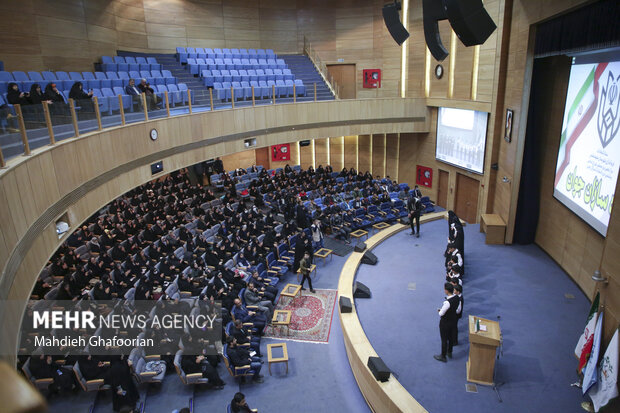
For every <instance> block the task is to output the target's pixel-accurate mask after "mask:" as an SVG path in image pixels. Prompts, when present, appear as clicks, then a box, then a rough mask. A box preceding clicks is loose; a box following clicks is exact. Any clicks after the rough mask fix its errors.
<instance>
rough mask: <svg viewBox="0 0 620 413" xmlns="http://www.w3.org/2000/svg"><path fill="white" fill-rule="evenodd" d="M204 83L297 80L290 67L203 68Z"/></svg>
mask: <svg viewBox="0 0 620 413" xmlns="http://www.w3.org/2000/svg"><path fill="white" fill-rule="evenodd" d="M200 75H201V77H202V78H203V82H204V85H205V86H207V87H211V86H213V84H214V83H215V82H220V83H221V82H258V81H261V80H264V81H268V80H274V81H275V80H295V75H294V74H292V73H291V71H290V70H289V69H284V70H280V69H276V70H271V69H267V70H262V69H258V70H203V71H202V72H201V73H200Z"/></svg>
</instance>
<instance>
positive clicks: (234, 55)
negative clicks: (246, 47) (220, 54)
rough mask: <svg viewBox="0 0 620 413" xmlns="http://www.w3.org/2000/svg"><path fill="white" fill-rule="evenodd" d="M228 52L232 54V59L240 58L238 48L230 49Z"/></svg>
mask: <svg viewBox="0 0 620 413" xmlns="http://www.w3.org/2000/svg"><path fill="white" fill-rule="evenodd" d="M230 53H231V54H232V57H233V59H240V58H241V53H239V49H230Z"/></svg>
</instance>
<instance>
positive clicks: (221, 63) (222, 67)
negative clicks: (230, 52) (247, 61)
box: [214, 58, 226, 70]
mask: <svg viewBox="0 0 620 413" xmlns="http://www.w3.org/2000/svg"><path fill="white" fill-rule="evenodd" d="M214 60H215V68H216V69H217V70H225V69H226V65H225V64H224V59H220V58H215V59H214Z"/></svg>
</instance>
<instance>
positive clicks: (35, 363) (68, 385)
mask: <svg viewBox="0 0 620 413" xmlns="http://www.w3.org/2000/svg"><path fill="white" fill-rule="evenodd" d="M39 353H40V350H36V351H35V352H34V353H33V355H32V357H30V373H31V374H32V375H33V376H34V377H35V378H36V379H54V381H53V382H52V384H50V386H49V390H50V391H51V392H52V393H58V392H59V391H67V390H71V389H72V388H73V386H74V382H73V375H72V374H71V372H70V371H68V370H63V369H62V368H61V367H60V366H57V365H56V364H55V363H54V362H53V360H52V356H45V355H44V354H39Z"/></svg>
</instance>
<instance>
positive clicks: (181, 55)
mask: <svg viewBox="0 0 620 413" xmlns="http://www.w3.org/2000/svg"><path fill="white" fill-rule="evenodd" d="M176 57H177V61H179V63H187V52H186V51H185V48H184V47H177V53H176Z"/></svg>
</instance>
